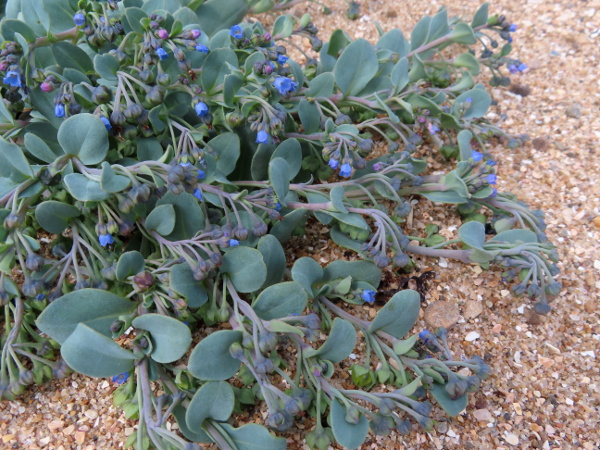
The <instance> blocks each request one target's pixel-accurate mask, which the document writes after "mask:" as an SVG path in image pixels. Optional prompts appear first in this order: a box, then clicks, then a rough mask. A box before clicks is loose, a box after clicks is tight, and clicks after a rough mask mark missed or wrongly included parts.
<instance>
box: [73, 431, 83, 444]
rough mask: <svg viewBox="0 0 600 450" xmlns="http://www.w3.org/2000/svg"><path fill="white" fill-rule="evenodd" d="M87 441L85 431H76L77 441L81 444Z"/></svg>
mask: <svg viewBox="0 0 600 450" xmlns="http://www.w3.org/2000/svg"><path fill="white" fill-rule="evenodd" d="M84 441H85V433H84V432H83V431H77V432H75V442H77V443H78V444H79V445H81V444H83V443H84Z"/></svg>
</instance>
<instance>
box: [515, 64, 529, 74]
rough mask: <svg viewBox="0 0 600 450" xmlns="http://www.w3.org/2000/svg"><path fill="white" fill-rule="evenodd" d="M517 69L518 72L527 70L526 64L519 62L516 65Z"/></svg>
mask: <svg viewBox="0 0 600 450" xmlns="http://www.w3.org/2000/svg"><path fill="white" fill-rule="evenodd" d="M517 70H518V71H519V72H525V71H526V70H527V64H525V63H521V64H519V65H518V66H517Z"/></svg>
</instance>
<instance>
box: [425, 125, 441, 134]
mask: <svg viewBox="0 0 600 450" xmlns="http://www.w3.org/2000/svg"><path fill="white" fill-rule="evenodd" d="M427 129H428V130H429V132H430V133H431V134H435V133H437V132H438V131H440V127H438V126H437V125H436V124H435V123H429V124H427Z"/></svg>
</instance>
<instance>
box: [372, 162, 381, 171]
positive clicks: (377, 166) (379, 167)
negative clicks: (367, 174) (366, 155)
mask: <svg viewBox="0 0 600 450" xmlns="http://www.w3.org/2000/svg"><path fill="white" fill-rule="evenodd" d="M381 169H383V164H382V163H375V164H373V170H374V171H375V172H379V171H380V170H381Z"/></svg>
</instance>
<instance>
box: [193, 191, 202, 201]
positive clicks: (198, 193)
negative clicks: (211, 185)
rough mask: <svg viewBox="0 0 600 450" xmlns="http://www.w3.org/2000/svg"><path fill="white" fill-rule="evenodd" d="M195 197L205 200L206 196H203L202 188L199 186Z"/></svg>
mask: <svg viewBox="0 0 600 450" xmlns="http://www.w3.org/2000/svg"><path fill="white" fill-rule="evenodd" d="M194 197H196V198H197V199H198V200H200V201H202V200H204V197H203V196H202V190H200V188H197V189H196V190H195V191H194Z"/></svg>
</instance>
